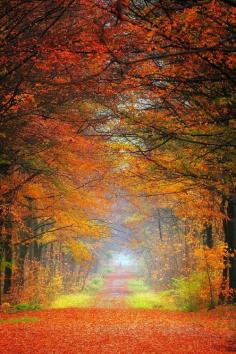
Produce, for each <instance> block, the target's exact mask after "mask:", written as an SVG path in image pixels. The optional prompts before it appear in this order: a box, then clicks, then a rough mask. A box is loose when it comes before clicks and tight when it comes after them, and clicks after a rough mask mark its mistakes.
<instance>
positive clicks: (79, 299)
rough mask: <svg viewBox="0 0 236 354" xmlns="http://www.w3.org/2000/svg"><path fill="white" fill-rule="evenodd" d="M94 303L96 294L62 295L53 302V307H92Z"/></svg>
mask: <svg viewBox="0 0 236 354" xmlns="http://www.w3.org/2000/svg"><path fill="white" fill-rule="evenodd" d="M93 304H94V296H93V295H89V294H84V293H79V294H69V295H60V296H58V297H57V298H56V299H55V300H54V301H53V302H52V303H51V306H50V307H51V308H54V309H59V308H66V307H90V306H92V305H93Z"/></svg>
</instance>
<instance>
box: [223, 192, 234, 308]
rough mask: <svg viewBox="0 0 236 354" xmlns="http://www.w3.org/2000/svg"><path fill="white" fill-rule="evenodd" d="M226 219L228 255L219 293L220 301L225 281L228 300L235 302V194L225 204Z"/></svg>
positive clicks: (225, 230) (224, 223) (225, 232)
mask: <svg viewBox="0 0 236 354" xmlns="http://www.w3.org/2000/svg"><path fill="white" fill-rule="evenodd" d="M227 217H228V219H227V220H224V222H223V229H224V234H225V243H226V244H227V247H228V252H229V257H227V259H225V269H224V270H223V281H222V291H221V294H220V301H221V302H223V301H224V300H225V294H224V290H225V289H226V286H227V283H228V284H229V289H230V291H231V292H232V293H231V294H230V298H229V302H232V303H236V254H235V250H236V196H235V195H234V196H232V197H231V198H229V199H228V205H227Z"/></svg>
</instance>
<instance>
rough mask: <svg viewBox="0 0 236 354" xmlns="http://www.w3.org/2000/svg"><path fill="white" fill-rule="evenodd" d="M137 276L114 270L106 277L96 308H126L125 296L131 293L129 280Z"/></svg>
mask: <svg viewBox="0 0 236 354" xmlns="http://www.w3.org/2000/svg"><path fill="white" fill-rule="evenodd" d="M133 278H135V276H134V274H133V273H128V272H122V271H119V272H114V273H111V274H108V275H107V276H106V278H105V285H104V287H103V289H102V291H100V292H99V293H98V295H97V299H96V304H95V307H96V308H126V303H125V296H126V295H128V294H129V293H130V291H129V289H128V281H129V280H130V279H133Z"/></svg>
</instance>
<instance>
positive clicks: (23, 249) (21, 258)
mask: <svg viewBox="0 0 236 354" xmlns="http://www.w3.org/2000/svg"><path fill="white" fill-rule="evenodd" d="M27 252H28V246H27V245H24V244H22V245H20V246H19V248H18V257H17V271H18V284H17V285H18V286H19V288H22V287H23V286H24V282H25V258H26V255H27Z"/></svg>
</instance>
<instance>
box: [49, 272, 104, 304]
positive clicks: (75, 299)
mask: <svg viewBox="0 0 236 354" xmlns="http://www.w3.org/2000/svg"><path fill="white" fill-rule="evenodd" d="M103 286H104V279H103V278H102V277H96V278H92V279H91V280H90V281H89V282H88V283H87V285H86V286H85V288H84V290H83V291H82V292H79V293H76V294H67V295H59V296H58V297H57V298H56V299H55V300H54V301H53V302H52V303H51V306H50V307H51V308H67V307H81V308H85V307H92V306H93V305H94V304H95V296H96V294H97V293H98V292H99V291H100V290H101V289H102V288H103Z"/></svg>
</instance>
